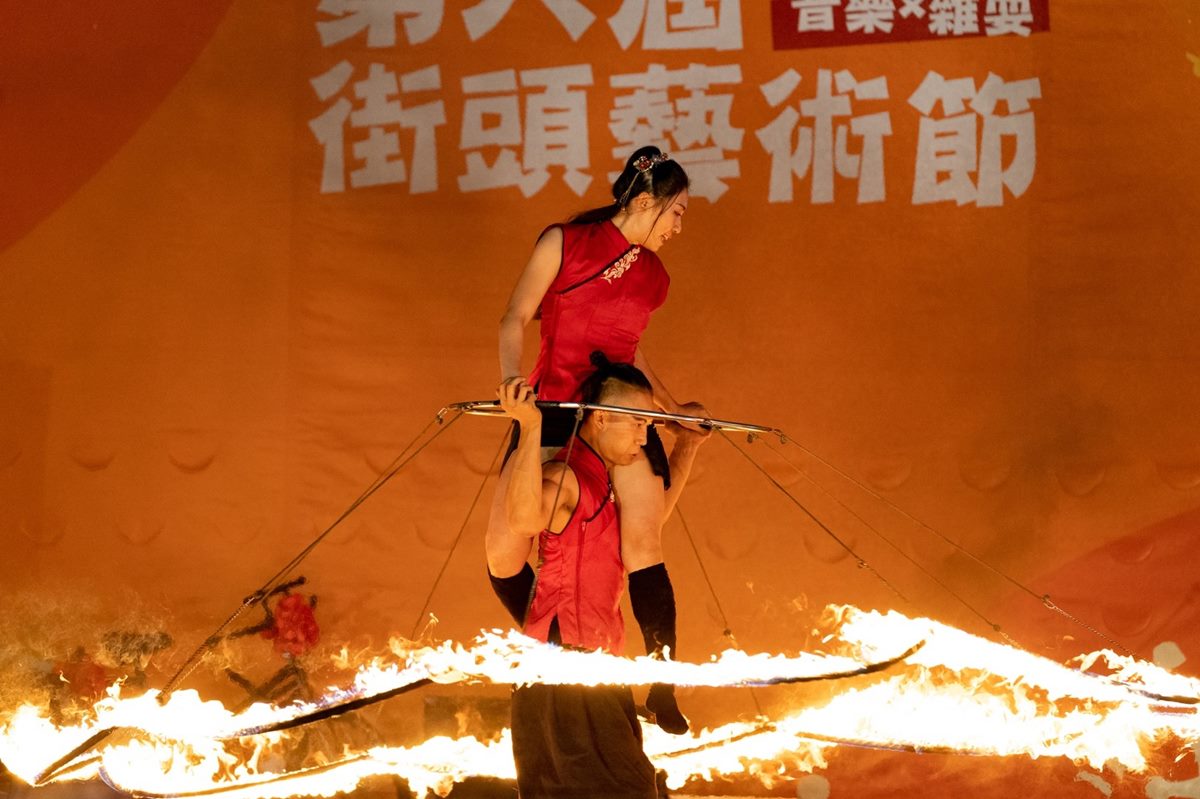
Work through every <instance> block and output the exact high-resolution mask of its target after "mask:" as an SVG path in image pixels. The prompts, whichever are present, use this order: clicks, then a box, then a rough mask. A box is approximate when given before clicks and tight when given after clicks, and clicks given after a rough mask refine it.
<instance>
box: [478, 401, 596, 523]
mask: <svg viewBox="0 0 1200 799" xmlns="http://www.w3.org/2000/svg"><path fill="white" fill-rule="evenodd" d="M497 393H498V394H499V396H500V405H501V407H503V408H504V410H505V411H506V412H507V413H508V415H509V416H512V417H513V418H514V419H516V420H517V424H519V425H520V426H521V439H520V441H519V442H518V443H517V449H516V451H515V452H514V453H513V455H512V465H511V469H512V473H511V475H510V477H509V481H508V489H507V491H506V493H505V495H504V506H505V516H506V518H507V521H508V528H509V530H510V531H511V532H512V533H513V534H515V535H520V536H524V537H526V538H532V537H534V536H535V535H538V534H539V533H541V532H542V530H544V529H546V527H547V525H549V526H550V527H551V529H554V530H558V529H561V525H562V524H565V523H566V519H567V518H569V517H570V514H571V511H572V510H574V508H575V503H577V502H578V501H579V481H578V480H577V479H576V478H575V475H574V473H573V472H572V471H571V470H570V469H569V468H567V467H566V466H565V465H564V464H561V463H549V464H546V466H545V467H543V466H542V458H541V454H542V451H541V437H542V414H541V411H539V410H538V408H537V405H535V404H534V395H533V390H532V389H531V388H530V387H529V386H528V385H527V384H523V383H513V384H505V385H503V386H501V387H500V390H499V391H498V392H497ZM560 483H561V488H560Z"/></svg>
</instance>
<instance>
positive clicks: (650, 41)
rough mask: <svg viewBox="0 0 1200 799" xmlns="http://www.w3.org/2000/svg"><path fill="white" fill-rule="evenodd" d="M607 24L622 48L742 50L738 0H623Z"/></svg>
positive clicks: (739, 2)
mask: <svg viewBox="0 0 1200 799" xmlns="http://www.w3.org/2000/svg"><path fill="white" fill-rule="evenodd" d="M608 25H609V27H610V28H612V31H613V33H614V34H615V35H616V37H617V42H618V43H619V44H620V45H621V48H622V49H625V50H628V49H629V47H630V45H632V44H633V42H634V41H635V40H636V39H637V35H638V32H639V31H641V34H642V49H643V50H741V49H742V8H741V0H622V3H621V7H620V8H619V9H617V13H615V14H613V15H612V16H611V17H609V19H608Z"/></svg>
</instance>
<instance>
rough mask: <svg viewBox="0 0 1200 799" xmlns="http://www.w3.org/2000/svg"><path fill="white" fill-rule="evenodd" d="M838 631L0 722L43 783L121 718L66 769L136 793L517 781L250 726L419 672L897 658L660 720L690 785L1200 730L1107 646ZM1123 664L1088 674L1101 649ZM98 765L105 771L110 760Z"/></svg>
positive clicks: (1133, 766) (452, 758) (5, 738)
mask: <svg viewBox="0 0 1200 799" xmlns="http://www.w3.org/2000/svg"><path fill="white" fill-rule="evenodd" d="M834 615H835V617H836V619H837V623H836V626H835V628H834V629H833V630H832V631H831V632H830V635H829V636H828V637H827V638H826V641H827V642H828V643H829V644H830V646H831V648H832V649H834V650H835V651H838V652H843V653H850V655H849V656H846V655H819V654H805V655H801V656H799V657H783V656H779V655H746V654H744V653H741V652H735V651H727V652H725V653H723V654H722V655H721V657H719V658H715V659H714V660H713V661H712V662H710V663H704V664H693V663H674V662H669V661H655V660H648V659H645V658H639V659H636V660H629V659H624V658H616V657H612V656H609V655H604V654H601V653H584V652H574V651H566V650H562V649H559V648H557V647H552V646H547V645H545V644H540V643H537V642H535V641H532V640H530V639H528V638H525V637H524V636H521V635H519V634H516V633H508V634H499V633H486V634H484V635H482V636H481V637H480V638H479V639H477V640H476V641H475V642H474V643H473V644H472V645H471V646H469V647H464V646H461V645H458V644H454V643H452V642H451V643H446V644H443V645H441V646H439V647H436V648H424V649H417V650H414V651H411V652H408V653H406V655H405V658H404V660H403V661H402V662H400V663H393V664H381V663H375V664H371V665H370V666H367V667H364V668H362V669H360V671H359V673H358V674H357V676H356V679H355V683H354V686H353V687H352V688H351V689H348V690H338V691H331V692H330V693H329V694H327V695H326V696H325V697H324V698H323V699H322V700H321V701H320V702H317V703H313V704H308V705H301V704H297V705H292V706H288V707H284V708H276V707H271V706H267V705H256V706H253V707H251V708H249V709H248V710H246V711H244V712H242V713H238V714H234V713H232V712H230V711H228V710H227V709H225V708H224V707H223V706H221V705H220V704H219V703H215V702H204V701H201V699H200V697H199V696H197V695H196V694H195V693H194V692H190V691H180V692H177V693H175V694H173V695H172V696H171V698H170V701H169V702H168V703H167V704H166V705H165V706H160V705H159V704H158V702H157V698H156V695H155V694H154V693H153V692H151V693H149V694H146V695H143V696H139V697H136V698H131V699H122V698H120V695H119V690H118V689H115V688H114V689H113V690H112V692H111V693H110V695H109V696H107V697H105V698H104V699H102V700H100V701H99V702H97V703H96V706H95V708H94V711H95V719H94V720H93V721H92V722H90V723H89V724H88V725H86V726H76V727H65V728H58V727H55V726H54V725H53V724H51V723H50V722H49V721H48V720H47V718H46V716H45V714H44V713H43V712H42V711H40V710H39V709H36V708H32V707H28V706H27V707H23V708H21V709H20V710H19V711H17V712H16V714H15V715H13V716H12V717H11V719H10V720H9V721H8V723H7V724H6V725H5V726H4V727H3V728H0V760H3V761H4V763H5V765H6V766H7V767H8V768H9V769H10V770H11V771H13V772H14V773H15V774H17V775H18V776H19V777H21V778H22V779H24V780H26V781H27V782H33V781H35V780H36V779H37V776H38V774H39V773H40V772H42V771H43V770H44V769H46V768H47V766H49V765H50V764H52V763H55V762H56V761H58V760H59V759H61V758H62V757H63V756H64V755H65V754H66V753H68V752H70V751H72V750H73V749H74V748H76V747H78V746H79V745H80V744H81V743H83V742H85V741H87V740H88V739H89V738H90V737H92V736H93V735H95V734H96V733H97V732H98V731H101V730H105V729H109V728H115V729H118V730H119V732H116V733H114V734H113V735H111V736H109V737H108V738H106V739H105V740H104V741H102V742H101V743H100V746H99V751H98V752H94V753H91V755H90V756H92V757H98V763H95V764H91V765H89V766H88V767H87V768H84V769H80V770H77V771H74V772H71V773H68V774H65V775H64V776H65V777H67V778H72V779H89V778H92V777H94V776H95V775H96V774H97V773H100V774H101V775H102V776H103V777H104V778H105V779H106V780H107V781H109V782H110V783H111V784H113V785H114V786H116V787H119V788H120V789H122V790H125V791H129V792H131V793H137V794H143V795H149V796H166V795H183V794H201V793H203V794H209V793H213V792H214V791H216V792H219V793H220V794H221V795H222V796H230V797H238V798H239V799H240V798H241V797H247V798H249V797H259V798H262V797H283V796H291V795H320V796H328V795H332V794H334V793H338V792H342V791H347V790H351V789H353V788H354V787H355V786H356V785H358V784H359V783H360V782H361V781H362V780H363V779H366V778H367V777H370V776H375V775H392V776H397V777H402V778H404V779H405V780H407V781H408V782H409V785H410V786H411V787H412V788H413V789H414V790H415V791H417V793H418V795H420V794H421V793H423V792H424V791H425V790H426V789H429V790H433V791H435V792H439V793H444V792H446V791H448V790H449V788H450V787H451V786H452V785H453V784H454V783H455V782H457V781H460V780H462V779H464V778H466V777H469V776H494V777H499V778H511V777H512V776H513V765H512V758H511V745H510V743H509V741H508V739H507V736H504V737H502V738H501V739H500V740H499V741H493V742H490V743H485V742H480V741H477V740H475V739H473V738H462V739H456V740H452V739H448V738H433V739H430V740H428V741H425V742H424V743H422V744H419V745H417V746H414V747H410V748H400V747H379V748H373V749H369V750H366V751H359V752H348V753H346V754H345V756H344V757H342V758H341V759H339V760H336V761H334V762H331V763H325V764H320V765H316V766H313V767H311V768H306V769H302V770H300V771H293V772H280V770H279V769H280V766H279V765H278V758H273V757H271V756H270V753H271V752H272V751H274V750H276V749H280V748H286V746H287V739H286V738H285V737H284V736H283V735H282V734H280V733H273V734H270V735H255V736H252V737H242V738H237V737H236V736H235V733H237V732H238V731H244V730H247V729H261V728H264V727H269V726H271V725H277V724H280V723H284V722H287V721H288V720H297V719H302V718H303V717H305V716H307V715H308V714H311V713H312V712H314V711H318V710H328V709H329V708H331V707H334V708H336V707H337V706H339V705H341V704H344V703H346V702H348V701H354V702H361V701H364V700H368V699H369V698H370V697H372V696H376V695H379V694H381V693H387V692H394V691H396V690H397V689H401V688H403V687H404V686H408V685H411V684H413V683H414V682H417V681H420V680H433V681H436V682H439V683H456V682H472V683H481V682H487V683H492V684H512V685H516V684H525V683H531V682H543V683H571V684H585V685H599V684H610V685H611V684H626V685H645V684H648V683H651V682H673V683H676V684H679V685H699V686H739V685H750V684H770V683H775V682H780V681H795V680H806V679H814V678H828V677H830V676H831V675H833V676H845V675H847V674H854V673H861V672H862V671H863V668H864V664H876V665H878V664H880V663H883V662H887V661H890V660H894V659H896V658H897V656H898V655H900V654H901V653H904V652H906V651H908V650H911V649H912V648H913V646H914V644H916V643H918V642H921V641H924V642H925V643H924V646H923V647H921V648H918V649H916V650H915V651H911V652H909V654H908V656H907V657H906V658H904V659H903V660H901V661H899V662H897V663H895V664H894V666H892V667H891V668H890V669H889V670H888V671H887V672H886V674H885V675H884V678H882V679H881V678H875V679H874V680H872V681H870V682H869V684H865V685H864V684H861V683H856V684H857V685H859V687H853V685H852V684H851V683H846V682H843V683H838V684H837V685H838V687H839V688H841V689H842V690H840V691H839V692H838V693H836V694H835V695H834V696H833V697H832V698H831V699H829V700H827V701H825V702H824V703H823V704H820V705H818V706H813V707H806V708H802V709H799V710H797V711H796V712H794V713H791V714H789V715H787V716H786V717H784V718H780V719H775V720H772V721H770V722H762V723H759V724H745V723H739V724H730V725H726V726H723V727H721V728H719V729H715V730H706V731H703V732H701V733H699V734H697V735H695V736H693V737H691V738H684V739H680V738H678V737H674V736H667V735H665V734H663V733H661V732H660V731H659V730H657V728H647V729H646V751H647V754H648V755H650V757H651V759H652V760H653V761H654V762H655V764H656V765H658V766H659V767H660V768H662V769H664V770H666V772H667V773H668V775H669V779H668V784H669V785H670V786H671V787H679V786H681V785H683V784H684V783H685V782H687V781H688V780H689V779H694V778H705V777H716V776H720V775H732V774H736V775H743V774H752V775H757V776H759V777H760V778H762V779H763V780H764V781H765V782H766V781H770V780H772V779H775V778H777V777H778V776H779V775H781V774H787V773H791V774H795V773H797V772H803V771H811V770H813V769H816V768H822V767H824V766H825V765H826V762H827V757H828V756H829V754H830V753H831V751H832V749H833V748H834V747H836V745H837V744H838V743H854V744H858V745H867V746H877V747H882V748H893V749H909V750H920V751H944V752H964V753H974V754H991V755H1002V756H1006V755H1025V756H1028V757H1035V758H1036V757H1066V758H1070V759H1072V760H1075V761H1079V762H1085V763H1088V764H1090V765H1091V766H1092V767H1094V768H1101V767H1102V766H1103V765H1104V764H1106V763H1110V764H1111V763H1116V764H1119V765H1120V766H1121V767H1123V768H1126V769H1128V770H1130V771H1134V772H1141V771H1144V770H1145V769H1146V768H1147V765H1148V754H1151V753H1153V751H1154V749H1155V747H1157V746H1159V745H1161V744H1162V743H1164V742H1167V741H1172V742H1173V743H1175V744H1176V745H1179V746H1186V745H1188V744H1189V743H1195V742H1200V715H1197V713H1196V709H1197V700H1198V698H1200V680H1195V679H1192V678H1187V677H1183V676H1180V675H1176V674H1171V673H1170V672H1167V671H1165V670H1163V669H1160V668H1157V667H1155V666H1153V665H1151V664H1147V663H1143V662H1140V661H1135V660H1132V659H1129V658H1122V657H1119V656H1117V655H1114V654H1112V653H1109V652H1101V653H1094V654H1092V655H1089V656H1086V657H1085V658H1082V659H1080V664H1081V666H1082V668H1081V667H1071V666H1064V665H1061V664H1057V663H1054V662H1051V661H1048V660H1046V659H1044V658H1041V657H1038V656H1036V655H1032V654H1030V653H1028V652H1024V651H1021V650H1018V649H1014V648H1012V647H1010V646H1006V645H1003V644H997V643H992V642H989V641H984V640H982V639H980V638H977V637H975V636H972V635H969V634H967V633H964V632H962V631H960V630H956V629H954V628H951V627H947V626H945V625H942V624H939V623H937V622H933V621H930V620H927V619H909V618H907V617H905V616H903V615H901V614H898V613H895V612H890V613H887V614H879V613H864V612H862V611H858V610H856V609H853V608H837V609H835V614H834ZM1101 661H1103V664H1104V665H1105V666H1106V667H1107V669H1108V671H1109V672H1110V674H1109V675H1108V676H1098V675H1096V674H1091V673H1088V672H1085V671H1084V670H1083V668H1092V667H1094V666H1096V665H1097V664H1099V663H1101ZM97 767H99V770H98V769H97Z"/></svg>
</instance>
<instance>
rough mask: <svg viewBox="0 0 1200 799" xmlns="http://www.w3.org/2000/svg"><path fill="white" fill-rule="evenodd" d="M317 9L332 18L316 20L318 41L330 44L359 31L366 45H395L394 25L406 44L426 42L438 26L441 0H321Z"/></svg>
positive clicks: (440, 19)
mask: <svg viewBox="0 0 1200 799" xmlns="http://www.w3.org/2000/svg"><path fill="white" fill-rule="evenodd" d="M317 11H318V12H319V13H321V14H325V15H327V16H330V17H334V19H321V20H318V21H317V33H318V34H319V35H320V37H321V44H322V45H324V46H325V47H332V46H333V45H335V44H338V43H340V42H344V41H346V40H347V39H349V38H351V37H353V36H356V35H358V34H360V33H362V32H363V31H366V32H367V46H368V47H395V46H396V24H397V22H399V23H401V24H402V26H403V28H404V35H405V36H406V37H407V39H408V43H409V44H421V43H422V42H427V41H429V40H430V39H432V38H433V37H434V35H436V34H437V32H438V31H439V30H441V28H442V16H443V14H444V12H445V0H321V2H320V3H319V4H318V5H317Z"/></svg>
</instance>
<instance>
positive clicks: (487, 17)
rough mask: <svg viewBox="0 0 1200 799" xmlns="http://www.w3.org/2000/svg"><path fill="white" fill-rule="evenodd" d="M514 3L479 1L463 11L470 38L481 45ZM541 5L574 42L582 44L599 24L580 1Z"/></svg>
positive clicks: (543, 1) (554, 0) (555, 0)
mask: <svg viewBox="0 0 1200 799" xmlns="http://www.w3.org/2000/svg"><path fill="white" fill-rule="evenodd" d="M514 2H516V0H478V2H476V3H475V4H474V5H473V6H471V7H470V8H466V9H463V12H462V16H463V22H464V23H465V24H466V26H467V35H468V36H469V37H471V41H473V42H474V41H477V40H479V39H481V38H482V37H484V36H486V35H487V34H489V33H491V31H492V29H493V28H495V27H496V26H497V25H499V24H500V21H501V20H502V19H504V17H505V15H506V14H508V12H509V10H511V9H512V7H513V3H514ZM522 2H532V0H522ZM541 4H542V5H544V6H545V7H546V10H547V11H549V12H550V13H551V14H553V15H554V17H555V19H557V20H558V22H559V24H561V25H562V26H563V28H564V29H565V30H566V31H567V35H569V36H570V37H571V41H575V42H577V41H579V37H580V36H583V34H584V33H585V32H586V31H587V29H588V28H590V27H591V26H592V23H593V22H595V21H596V15H595V14H593V13H592V12H591V11H589V10H588V7H587V6H585V5H584V4H583V3H581V2H580V1H579V0H541Z"/></svg>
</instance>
